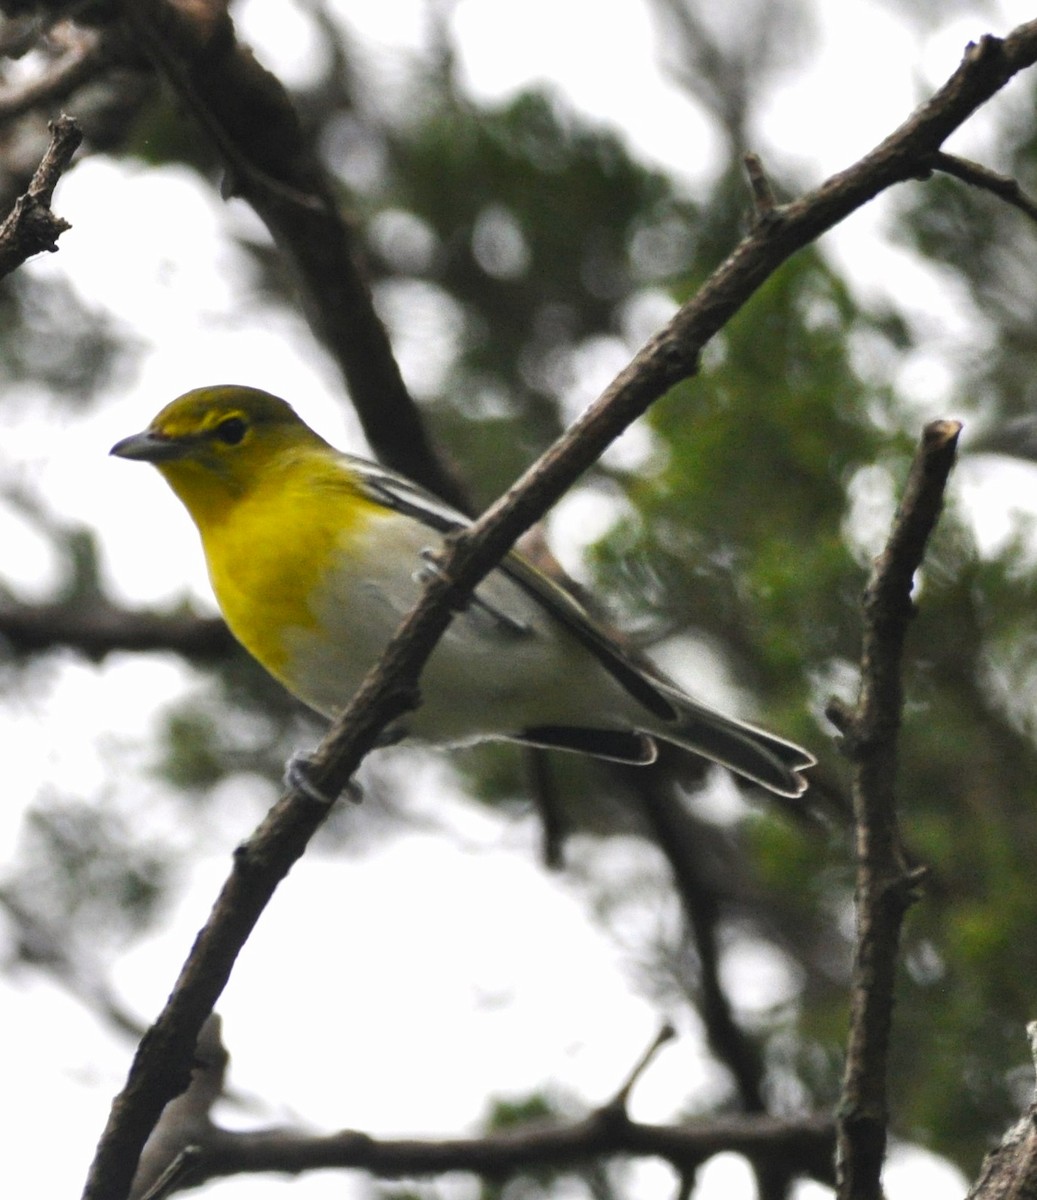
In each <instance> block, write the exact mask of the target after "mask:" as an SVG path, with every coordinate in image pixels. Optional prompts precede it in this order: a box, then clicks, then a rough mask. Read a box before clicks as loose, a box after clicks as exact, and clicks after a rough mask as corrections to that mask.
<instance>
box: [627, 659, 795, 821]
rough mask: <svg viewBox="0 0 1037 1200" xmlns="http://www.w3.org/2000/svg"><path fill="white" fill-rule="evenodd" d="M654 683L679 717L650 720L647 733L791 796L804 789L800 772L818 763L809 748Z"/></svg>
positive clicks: (663, 685) (780, 793)
mask: <svg viewBox="0 0 1037 1200" xmlns="http://www.w3.org/2000/svg"><path fill="white" fill-rule="evenodd" d="M652 682H653V683H656V686H657V687H658V689H659V691H660V692H662V693H663V695H665V697H666V699H667V700H669V701H670V703H671V704H672V705H673V707H674V709H675V710H676V712H677V716H676V719H675V720H673V721H665V720H660V721H658V722H657V723H653V724H652V726H651V728H650V729H648V730H646V732H648V733H650V734H652V735H653V736H654V737H658V738H661V739H662V740H663V741H665V742H672V743H673V744H674V745H675V746H683V747H684V749H686V750H691V751H692V752H693V753H695V754H701V755H704V756H705V757H706V758H711V759H713V760H714V761H715V762H718V763H720V764H721V765H722V766H725V767H727V768H729V769H730V770H732V771H734V772H735V774H736V775H742V776H744V777H745V778H746V779H751V780H752V781H753V782H754V783H758V784H760V785H761V787H765V788H768V789H769V790H770V791H772V792H775V793H776V794H777V795H779V796H789V797H793V798H795V797H796V796H801V795H802V794H803V793H804V792H805V791H806V789H807V781H806V780H805V779H804V778H803V776H802V775H801V774H800V772H801V771H805V770H808V769H809V768H810V767H812V766H814V765H815V764H816V762H817V759H816V758H815V757H814V756H813V755H812V754H811V753H810V752H809V751H808V750H804V749H803V747H802V746H797V745H796V744H795V743H794V742H787V741H785V739H784V738H780V737H776V736H775V735H774V734H773V733H768V732H767V731H766V730H765V729H758V728H757V727H756V726H755V725H749V724H748V723H746V722H744V721H735V720H733V719H732V718H730V717H723V716H721V715H720V714H719V713H716V712H714V711H713V710H712V709H708V708H703V707H701V706H699V705H698V704H695V702H694V701H692V700H689V699H688V697H687V696H685V695H684V694H683V693H682V692H680V691H678V690H677V689H676V688H673V687H670V686H668V685H667V684H664V683H661V682H657V681H656V680H655V679H653V680H652Z"/></svg>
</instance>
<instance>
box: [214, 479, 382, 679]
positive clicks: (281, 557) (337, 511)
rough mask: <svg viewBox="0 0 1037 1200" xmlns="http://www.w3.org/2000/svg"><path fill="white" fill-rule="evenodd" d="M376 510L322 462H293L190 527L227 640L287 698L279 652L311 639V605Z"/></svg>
mask: <svg viewBox="0 0 1037 1200" xmlns="http://www.w3.org/2000/svg"><path fill="white" fill-rule="evenodd" d="M381 511H382V510H381V509H380V508H379V507H378V506H377V505H375V504H372V503H371V501H369V500H368V499H366V497H364V496H362V495H361V494H360V493H359V492H358V491H357V490H356V488H355V487H354V486H352V483H351V478H350V476H349V474H348V472H347V471H345V470H344V469H343V468H341V467H340V466H339V464H338V463H337V461H335V460H332V461H330V462H329V461H327V460H326V459H325V458H323V457H320V458H303V459H299V458H293V459H292V461H290V462H287V463H284V464H282V465H281V466H280V468H279V469H278V470H276V471H267V472H265V473H264V475H263V478H262V480H261V481H260V482H259V483H258V484H257V486H255V487H253V488H251V489H249V491H248V492H247V493H246V494H245V495H243V496H241V497H238V498H237V499H236V500H235V502H234V503H231V504H228V505H226V506H225V507H224V510H223V511H222V512H218V513H217V512H214V513H211V514H209V516H208V518H207V519H204V520H198V518H197V517H196V520H198V525H199V529H200V532H201V534H202V542H203V545H204V547H205V555H206V560H207V562H208V567H209V576H210V579H211V580H212V586H213V591H214V592H215V593H216V599H217V601H218V602H219V605H220V608H221V610H222V612H223V615H224V617H225V618H226V620H227V624H228V625H229V626H230V628H231V631H232V632H233V634H234V635H235V637H237V639H238V640H239V641H240V642H241V643H242V644H243V645H244V646H245V648H246V649H247V650H249V651H250V652H251V653H252V654H253V655H255V657H256V658H257V659H259V661H260V662H261V663H262V664H263V665H264V666H265V667H266V668H267V670H269V671H270V672H271V673H272V674H274V675H276V676H277V677H278V678H280V679H281V680H282V681H283V682H284V683H286V684H287V685H288V686H289V687H290V688H291V689H292V690H293V691H298V690H299V688H298V686H297V683H298V681H297V680H294V679H293V678H292V677H291V676H292V670H291V663H290V661H289V647H290V646H291V645H292V644H293V642H294V641H295V640H296V639H297V638H298V636H299V634H300V632H308V633H312V634H315V635H317V636H318V637H319V636H320V633H321V630H320V629H319V624H320V621H321V616H320V614H319V612H318V611H317V608H316V607H315V605H314V598H315V597H316V596H319V595H320V593H321V591H322V584H323V582H324V581H325V580H326V579H327V578H328V577H329V576H331V575H334V574H335V573H336V572H337V571H338V570H340V569H341V564H342V560H343V557H344V556H347V555H348V554H349V550H350V544H351V542H352V541H353V540H355V539H357V538H360V539H361V540H363V531H364V530H365V528H366V527H367V526H368V525H369V523H370V522H371V520H372V519H374V518H376V517H377V515H378V514H379V513H380V512H381Z"/></svg>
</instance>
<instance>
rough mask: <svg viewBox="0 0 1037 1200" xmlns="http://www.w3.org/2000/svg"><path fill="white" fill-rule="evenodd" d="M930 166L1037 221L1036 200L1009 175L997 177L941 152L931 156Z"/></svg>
mask: <svg viewBox="0 0 1037 1200" xmlns="http://www.w3.org/2000/svg"><path fill="white" fill-rule="evenodd" d="M930 166H931V167H932V169H933V170H934V171H942V172H943V173H944V174H945V175H953V176H954V177H955V179H960V180H961V181H962V182H963V183H968V184H971V185H972V186H973V187H977V188H981V189H982V190H983V191H985V192H992V193H993V194H994V195H995V196H997V197H998V198H999V199H1001V200H1004V201H1005V202H1006V203H1007V204H1011V205H1012V207H1013V208H1017V209H1019V211H1020V212H1022V213H1025V214H1026V215H1027V216H1028V217H1029V218H1030V220H1031V221H1037V200H1034V199H1033V198H1032V197H1030V196H1028V195H1027V194H1026V193H1025V192H1024V191H1023V189H1022V188H1021V187H1020V186H1019V181H1018V180H1016V179H1013V178H1012V176H1011V175H999V174H998V172H997V171H991V170H990V168H989V167H983V166H980V164H979V163H975V162H972V161H971V160H970V159H967V158H959V157H958V155H956V154H945V153H944V152H943V151H941V152H940V153H938V154H934V155H933V157H932V162H931V163H930Z"/></svg>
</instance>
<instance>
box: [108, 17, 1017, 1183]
mask: <svg viewBox="0 0 1037 1200" xmlns="http://www.w3.org/2000/svg"><path fill="white" fill-rule="evenodd" d="M143 7H150V5H144V4H143V3H142V8H143ZM1035 61H1037V22H1031V23H1029V24H1027V25H1023V26H1020V27H1019V28H1018V29H1016V30H1015V31H1014V32H1013V33H1012V34H1011V35H1009V37H1007V38H1005V39H1004V40H1000V39H997V38H992V37H988V38H984V39H983V40H982V41H981V42H980V43H979V44H978V45H972V46H970V47H969V49H968V51H967V52H966V55H965V58H964V60H963V62H962V64H961V66H960V67H959V68H958V70H957V71H955V73H954V75H953V76H952V77H951V78H950V79H949V80H948V82H947V83H946V84H945V85H944V87H942V88H941V89H940V91H939V92H938V93H937V94H936V95H935V96H934V97H933V98H932V99H931V100H929V101H928V103H926V104H925V105H923V106H922V108H920V109H919V110H918V111H917V112H916V113H915V114H914V115H913V116H912V117H911V118H910V119H909V120H908V121H906V122H905V123H904V124H903V125H902V126H901V127H900V128H899V129H898V130H896V131H895V132H894V133H893V134H891V135H890V136H889V137H888V138H887V139H886V140H885V141H884V142H883V143H882V144H881V145H880V146H878V147H877V148H876V149H875V150H874V151H872V152H871V153H870V154H868V155H866V156H865V157H864V158H863V159H861V160H860V162H858V163H856V164H855V165H854V166H852V167H850V168H849V169H848V170H846V171H843V172H841V173H840V174H838V175H835V176H833V177H832V178H831V179H829V180H827V181H826V182H825V183H824V184H822V186H821V187H820V188H818V189H817V190H816V191H813V192H811V193H808V194H807V195H805V196H803V197H801V198H800V199H799V200H796V201H795V202H793V203H792V204H789V205H787V206H784V207H781V208H776V209H774V210H773V212H772V213H770V214H769V215H768V218H767V219H766V220H764V221H761V222H758V224H757V226H756V227H755V228H754V229H753V230H752V231H751V233H750V234H749V235H748V236H747V237H746V238H745V239H744V240H743V241H742V242H741V243H740V244H739V246H738V247H737V248H736V249H735V250H734V252H733V253H732V254H731V256H730V257H729V258H728V259H727V260H726V261H725V262H724V263H723V264H722V265H721V266H720V267H719V268H718V269H717V270H716V271H715V272H714V274H713V275H712V276H711V277H710V278H709V279H708V280H707V281H706V283H705V284H704V285H703V287H702V288H701V289H700V290H699V292H698V293H697V294H696V295H695V296H694V297H693V298H692V299H691V300H690V301H689V302H688V303H687V304H685V305H684V306H683V307H682V308H681V309H680V311H679V312H678V313H677V314H676V316H675V317H674V318H673V320H672V321H671V322H670V323H669V324H668V325H667V326H666V327H665V328H664V329H663V330H662V331H661V332H660V333H659V334H657V335H656V336H655V337H653V338H652V339H651V340H650V341H649V342H648V344H647V345H646V346H645V347H644V348H643V349H642V350H641V351H640V353H639V354H638V355H637V356H636V357H635V359H634V360H633V362H632V363H631V364H630V365H629V366H628V367H627V368H626V369H624V370H623V371H622V372H621V373H620V375H619V376H618V377H617V378H616V379H615V381H614V382H613V383H612V384H611V385H610V386H609V387H608V389H607V390H606V391H605V392H604V393H603V395H602V396H601V397H600V398H599V399H598V400H597V401H596V402H595V403H594V404H593V405H591V407H590V408H589V409H588V410H587V411H586V412H585V413H584V414H583V416H582V417H581V418H580V419H579V420H578V421H577V422H576V423H575V424H574V425H573V426H572V428H571V429H570V430H568V431H567V432H566V434H565V435H564V436H563V437H561V438H560V439H559V440H558V441H557V442H556V443H555V444H554V446H552V447H551V448H550V449H549V450H548V451H547V453H546V454H544V455H543V456H542V457H541V458H540V459H539V460H538V461H537V462H536V463H535V464H534V465H533V466H532V467H530V468H529V470H528V471H527V472H526V473H525V474H524V475H523V476H522V478H521V479H520V480H519V481H518V483H517V484H515V485H514V486H513V487H512V488H511V489H509V491H508V492H507V493H506V494H505V495H504V496H503V497H502V498H501V499H500V500H498V501H497V502H496V503H495V504H494V505H493V506H492V507H491V508H490V509H489V510H488V511H487V512H486V513H485V514H484V515H483V516H482V517H481V518H480V519H479V520H478V521H476V522H475V523H474V524H473V525H472V526H471V527H470V528H469V529H466V530H464V531H463V532H461V533H460V534H458V535H457V536H456V537H454V538H452V539H450V543H451V544H450V545H449V546H448V548H447V550H446V552H445V554H444V556H443V558H442V560H441V564H440V570H439V571H438V573H436V574H435V575H434V576H433V577H432V578H431V579H430V581H429V583H428V585H427V587H426V590H425V593H424V595H423V597H422V599H421V601H420V603H419V604H418V605H417V606H416V608H415V609H414V611H413V612H412V613H411V614H410V615H409V616H408V617H407V619H406V620H405V621H404V622H403V624H402V625H401V627H400V630H399V632H398V633H397V635H396V636H395V637H394V638H393V640H392V642H391V643H390V645H389V646H388V648H387V649H386V652H385V654H384V655H383V657H382V659H381V660H380V662H379V663H378V665H377V666H376V667H375V668H374V669H373V670H372V671H371V673H370V674H369V675H368V676H367V678H366V679H365V681H364V683H363V684H362V686H361V687H360V689H359V691H358V692H357V694H356V696H355V697H354V698H353V700H352V701H351V703H350V704H349V706H348V707H347V709H346V710H345V711H344V712H343V714H342V715H341V717H340V718H339V719H338V720H336V721H335V723H334V725H333V726H332V728H331V730H330V731H329V733H328V735H327V737H325V739H324V740H323V741H322V743H321V745H320V746H319V747H318V750H317V752H316V755H315V756H314V758H313V760H312V762H311V765H310V770H309V772H308V776H309V779H310V786H306V787H298V786H296V787H293V788H292V789H290V790H289V791H288V792H287V793H286V794H285V795H284V796H283V797H282V798H281V799H280V800H279V801H278V802H277V804H276V805H275V806H274V807H273V809H271V811H270V813H269V814H268V815H267V817H266V819H265V820H264V821H263V822H262V823H261V825H260V826H259V828H258V829H257V830H256V831H255V833H254V834H253V835H252V837H251V838H250V839H249V840H248V842H247V843H245V845H243V846H242V847H241V848H240V849H239V850H238V852H237V854H236V856H235V862H234V868H233V871H232V873H231V875H230V876H229V878H228V879H227V881H226V883H225V885H224V887H223V890H222V891H221V893H220V896H219V897H218V898H217V900H216V903H215V905H214V908H213V911H212V913H211V915H210V917H209V920H208V921H207V923H206V925H205V927H204V928H203V929H202V931H201V932H200V934H199V935H198V938H197V940H196V942H195V945H194V947H193V949H192V952H191V954H190V956H189V958H188V960H187V962H186V963H185V964H184V967H183V970H182V972H181V975H180V978H179V979H178V981H177V983H176V985H175V986H174V989H173V992H172V993H171V995H170V998H169V1000H168V1002H167V1004H166V1006H165V1008H164V1010H163V1012H162V1013H161V1015H160V1016H159V1018H158V1019H157V1021H156V1023H155V1024H154V1025H153V1026H152V1028H151V1029H150V1030H149V1032H148V1034H147V1036H146V1037H145V1038H144V1040H143V1041H142V1043H141V1045H140V1047H139V1048H138V1052H137V1055H136V1057H135V1060H134V1063H133V1065H132V1067H131V1070H130V1075H129V1078H128V1080H127V1083H126V1086H125V1088H124V1089H123V1091H122V1093H121V1094H120V1095H119V1096H118V1097H117V1098H116V1100H115V1103H114V1104H113V1107H112V1112H111V1115H110V1118H109V1121H108V1125H107V1128H106V1130H105V1132H104V1134H103V1136H102V1139H101V1142H100V1144H99V1146H98V1150H97V1155H96V1157H95V1159H94V1163H93V1165H92V1167H91V1170H90V1175H89V1178H88V1181H87V1186H86V1196H88V1197H90V1200H123V1198H124V1197H125V1196H126V1194H127V1192H128V1190H129V1187H130V1182H131V1179H132V1175H133V1171H134V1167H135V1164H136V1162H137V1159H138V1157H139V1155H140V1150H141V1147H142V1146H143V1144H144V1141H145V1139H146V1138H147V1136H148V1133H149V1132H150V1130H151V1129H152V1127H153V1126H154V1124H155V1122H156V1121H157V1119H158V1117H159V1114H160V1113H161V1111H162V1108H163V1107H164V1106H165V1104H166V1103H167V1102H168V1100H169V1099H171V1098H172V1097H173V1096H175V1095H177V1094H178V1093H179V1092H180V1091H182V1090H183V1089H184V1088H185V1087H186V1086H187V1083H188V1080H189V1077H190V1062H191V1055H192V1052H193V1049H194V1045H195V1041H196V1039H197V1036H198V1032H199V1030H200V1028H201V1026H202V1023H203V1021H204V1020H205V1018H206V1017H207V1016H208V1014H209V1013H210V1012H211V1011H212V1008H213V1006H214V1004H215V1002H216V1000H217V998H218V997H219V995H220V993H221V992H222V990H223V988H224V986H225V984H226V982H227V979H228V978H229V975H230V972H231V970H232V968H233V964H234V960H235V958H236V956H237V954H238V952H239V951H240V949H241V947H242V946H243V945H244V942H245V940H246V938H247V937H248V935H249V933H250V932H251V930H252V928H253V927H254V925H255V923H256V921H257V920H258V919H259V916H260V914H261V913H262V911H263V909H264V907H265V906H266V904H267V903H268V901H269V899H270V897H271V896H272V894H273V892H274V890H275V888H276V887H277V885H278V883H279V882H280V880H281V879H282V878H283V877H284V875H285V874H286V873H287V872H288V870H289V869H290V868H291V866H292V864H293V863H294V862H296V861H297V859H298V858H299V857H300V856H301V854H302V853H303V851H304V850H305V848H306V845H307V843H308V841H309V839H310V838H311V837H312V836H313V834H314V832H315V831H316V830H317V829H318V828H319V826H320V825H321V823H322V821H323V820H324V818H325V816H326V814H327V810H328V806H327V804H326V803H323V802H322V800H321V798H320V795H319V793H323V794H324V795H327V796H335V795H338V793H339V792H340V791H341V790H342V789H343V787H344V786H345V785H346V783H347V781H348V780H349V778H350V776H351V775H352V773H353V771H354V770H355V769H356V767H357V765H358V764H359V762H360V761H361V759H362V758H363V756H364V755H365V754H366V753H367V751H368V750H369V749H371V747H372V746H373V745H374V744H375V743H376V740H377V737H378V734H379V731H380V730H381V729H382V728H384V727H385V726H386V725H387V724H388V723H389V722H390V721H391V720H392V719H393V718H394V717H396V716H399V715H400V714H401V713H403V712H405V711H406V710H407V709H408V708H409V707H412V706H413V704H414V703H415V694H416V687H417V679H418V675H419V672H420V670H421V668H422V666H423V665H424V663H425V662H426V661H427V659H428V657H429V655H430V654H431V653H432V650H433V648H434V646H435V643H436V640H437V639H438V638H439V637H440V636H441V635H442V633H443V632H444V630H445V629H446V627H447V625H448V624H449V622H450V619H451V617H450V614H451V611H452V610H453V609H455V608H456V607H458V606H459V605H460V604H462V603H463V601H464V598H465V596H467V595H468V594H469V593H470V591H471V590H472V588H474V587H475V586H476V585H477V584H478V582H479V580H480V579H481V578H482V577H483V576H484V575H485V574H486V573H487V572H488V571H490V570H491V569H492V567H493V566H494V564H495V563H496V562H497V561H498V560H499V559H500V558H501V557H502V556H503V554H504V553H505V552H506V551H507V549H508V547H509V546H510V545H511V544H512V543H513V542H514V541H515V539H516V538H517V537H518V536H519V535H520V534H521V533H522V531H523V530H524V529H525V528H526V527H528V525H530V524H531V523H532V522H533V521H534V520H536V519H537V518H539V517H540V516H542V515H543V514H544V513H545V512H546V511H547V509H548V508H549V507H550V506H551V505H552V504H553V503H554V502H555V501H556V500H557V499H558V498H559V496H561V495H562V493H563V492H564V491H565V489H566V488H567V487H568V486H569V485H570V484H572V482H573V481H574V480H575V479H576V478H577V477H578V476H579V475H580V473H581V472H582V471H584V470H585V469H586V468H587V467H588V466H590V465H591V463H592V462H594V461H595V459H596V458H597V457H598V456H599V455H600V454H601V452H602V451H603V450H604V449H605V448H606V447H607V446H608V445H609V444H610V442H611V441H612V440H613V439H614V438H616V437H617V436H618V435H619V434H620V433H622V432H623V430H624V429H626V428H627V427H628V426H629V425H630V424H631V423H632V422H633V421H634V420H636V418H637V417H638V416H640V415H641V414H642V413H643V412H644V411H645V410H646V409H647V408H648V407H649V405H651V404H652V403H653V402H654V401H656V400H657V399H659V398H660V397H661V396H662V395H663V394H665V392H666V391H667V389H668V388H669V387H670V386H671V385H672V384H674V383H675V382H677V381H678V380H680V379H684V378H687V377H688V376H689V375H692V374H693V373H694V372H695V369H696V364H697V362H698V358H699V354H700V353H701V350H702V348H703V346H704V345H705V344H706V342H707V341H708V340H709V339H710V338H711V337H712V336H713V335H714V334H715V333H716V332H717V330H718V329H720V328H721V327H722V326H723V324H724V322H725V321H727V320H728V319H729V318H730V317H731V316H732V315H733V314H734V313H735V312H737V311H738V309H739V308H740V307H741V306H742V305H744V304H745V303H746V301H747V300H748V299H749V298H750V297H751V296H752V295H753V293H754V292H755V291H756V289H757V288H758V287H759V286H760V285H761V284H762V283H763V282H764V281H765V280H766V279H767V278H768V277H769V276H770V275H771V274H773V272H774V271H775V270H776V269H777V268H778V267H779V266H780V265H781V264H782V263H783V262H784V261H785V260H786V259H787V258H788V257H789V256H790V255H792V254H793V253H794V252H795V251H796V250H798V249H800V248H801V247H802V246H804V245H806V244H807V243H809V242H810V241H812V240H813V239H815V238H817V237H818V236H820V235H821V234H822V233H824V232H825V231H826V230H828V229H830V228H831V227H832V226H833V225H834V224H836V223H837V222H838V221H840V220H842V219H843V218H844V217H845V216H847V215H848V214H849V213H851V212H853V211H854V210H855V209H856V208H859V207H860V206H861V205H863V204H865V203H867V201H868V200H870V199H872V198H873V197H874V196H876V195H877V194H878V193H880V192H881V191H883V190H884V189H885V188H888V187H889V186H891V185H892V184H894V183H897V182H900V181H902V180H906V179H910V178H913V177H914V176H916V175H918V174H919V173H920V172H924V170H925V163H926V162H927V161H928V159H929V157H930V156H931V155H932V154H933V153H934V152H936V151H937V150H938V149H940V147H941V145H942V142H943V140H944V139H945V138H946V137H947V136H948V135H949V134H950V133H951V132H952V131H953V130H954V129H956V128H957V127H958V126H959V125H960V124H961V123H962V122H963V121H964V120H965V119H966V118H967V117H968V116H969V115H970V114H971V113H972V112H974V111H975V109H976V108H977V107H979V106H980V105H981V104H983V103H984V101H986V100H987V99H989V98H990V97H991V96H992V95H994V94H995V93H996V92H997V91H998V89H999V88H1001V87H1003V86H1004V85H1005V83H1007V82H1008V80H1009V79H1011V78H1012V76H1013V75H1014V74H1015V73H1016V72H1018V71H1020V70H1022V69H1024V68H1025V67H1028V66H1030V65H1032V64H1033V63H1034V62H1035Z"/></svg>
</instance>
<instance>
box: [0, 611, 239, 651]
mask: <svg viewBox="0 0 1037 1200" xmlns="http://www.w3.org/2000/svg"><path fill="white" fill-rule="evenodd" d="M0 641H2V642H4V643H6V645H7V646H8V647H10V649H11V650H12V651H14V653H16V654H33V653H38V652H39V651H41V650H50V649H53V648H54V647H57V646H70V647H72V648H73V649H75V650H78V651H79V652H80V653H82V654H84V655H86V657H87V658H90V659H94V660H95V661H100V660H101V659H102V658H104V657H105V656H106V655H108V654H111V653H112V652H113V651H117V650H171V651H173V652H175V653H176V654H180V655H182V656H183V657H184V658H186V659H189V660H191V661H193V662H220V661H222V660H224V659H226V658H228V657H229V656H230V655H231V654H233V653H234V652H235V649H236V647H237V642H235V640H234V638H233V637H232V636H231V634H230V631H229V630H228V629H227V626H226V625H225V624H224V622H223V619H222V617H196V616H194V615H193V614H191V613H170V614H168V615H167V614H162V613H151V612H135V611H133V610H131V609H125V608H119V607H118V606H116V605H114V604H109V603H108V602H107V601H104V600H100V599H98V600H96V601H94V602H92V603H89V604H85V603H83V602H81V601H75V602H65V603H60V604H41V605H30V604H4V605H0Z"/></svg>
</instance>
